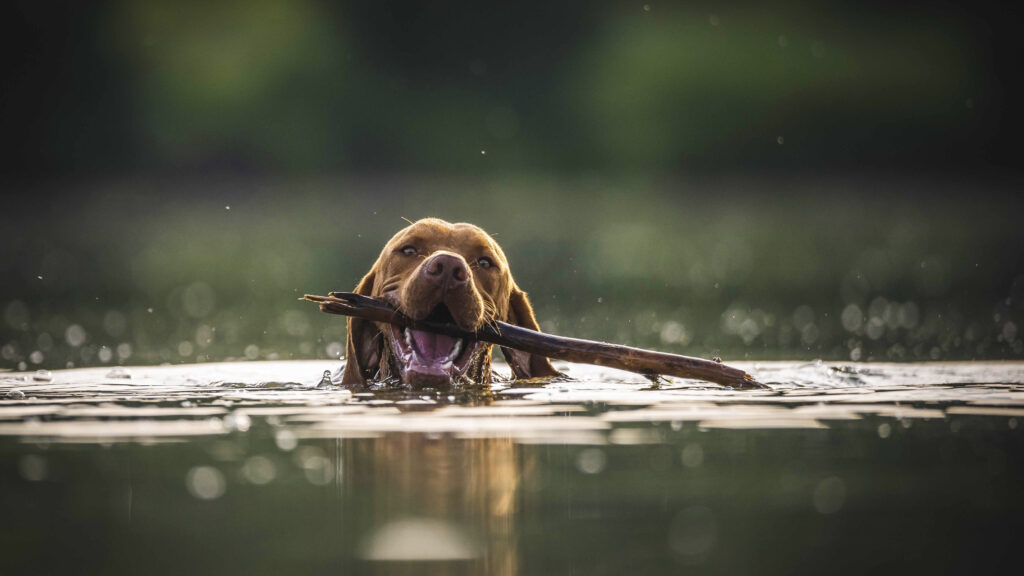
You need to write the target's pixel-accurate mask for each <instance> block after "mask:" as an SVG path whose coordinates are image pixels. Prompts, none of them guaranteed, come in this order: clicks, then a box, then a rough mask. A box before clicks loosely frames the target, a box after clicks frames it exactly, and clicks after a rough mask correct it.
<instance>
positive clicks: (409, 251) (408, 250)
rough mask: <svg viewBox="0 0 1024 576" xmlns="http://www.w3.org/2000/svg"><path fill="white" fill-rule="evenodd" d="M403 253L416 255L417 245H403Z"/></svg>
mask: <svg viewBox="0 0 1024 576" xmlns="http://www.w3.org/2000/svg"><path fill="white" fill-rule="evenodd" d="M402 254H405V255H406V256H415V255H416V247H415V246H403V247H402Z"/></svg>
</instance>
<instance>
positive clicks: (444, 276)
mask: <svg viewBox="0 0 1024 576" xmlns="http://www.w3.org/2000/svg"><path fill="white" fill-rule="evenodd" d="M423 275H424V276H425V277H426V278H427V279H428V280H430V281H431V282H433V283H436V284H438V285H440V286H441V287H442V288H443V289H445V290H452V289H454V288H458V287H460V286H463V285H465V284H466V282H468V281H469V268H468V267H467V266H466V261H465V260H463V259H462V258H460V257H459V256H455V255H452V254H437V255H434V256H431V257H430V259H429V260H427V261H426V262H424V263H423Z"/></svg>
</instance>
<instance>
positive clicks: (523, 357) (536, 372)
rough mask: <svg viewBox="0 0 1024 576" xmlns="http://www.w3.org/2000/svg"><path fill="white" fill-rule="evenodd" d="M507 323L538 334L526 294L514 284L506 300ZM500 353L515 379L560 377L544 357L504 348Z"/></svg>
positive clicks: (538, 328) (538, 330) (537, 327)
mask: <svg viewBox="0 0 1024 576" xmlns="http://www.w3.org/2000/svg"><path fill="white" fill-rule="evenodd" d="M507 322H508V323H509V324H515V325H516V326H522V327H523V328H529V329H530V330H536V331H537V332H540V326H539V325H538V324H537V319H536V318H535V317H534V316H533V307H532V306H530V300H529V299H528V298H527V297H526V292H523V291H522V290H520V289H519V287H518V286H516V285H515V284H512V293H511V295H510V296H509V300H508V318H507ZM501 353H502V355H503V356H505V361H506V362H508V365H509V366H510V367H511V368H512V374H513V375H514V376H515V377H516V378H517V379H519V378H544V377H550V376H561V375H562V373H561V372H559V371H558V370H555V367H554V366H552V365H551V362H550V361H549V360H548V359H547V358H545V357H544V356H536V355H534V354H528V353H526V352H523V351H522V350H513V349H512V348H505V347H504V346H503V347H502V348H501Z"/></svg>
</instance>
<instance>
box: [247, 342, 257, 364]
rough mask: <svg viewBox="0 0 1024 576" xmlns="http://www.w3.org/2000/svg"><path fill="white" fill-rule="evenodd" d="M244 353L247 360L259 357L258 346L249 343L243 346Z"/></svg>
mask: <svg viewBox="0 0 1024 576" xmlns="http://www.w3.org/2000/svg"><path fill="white" fill-rule="evenodd" d="M244 354H245V357H246V358H248V359H249V360H255V359H257V358H259V357H260V347H259V346H257V345H255V344H249V345H248V346H246V347H245V352H244Z"/></svg>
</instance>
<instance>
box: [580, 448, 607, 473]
mask: <svg viewBox="0 0 1024 576" xmlns="http://www.w3.org/2000/svg"><path fill="white" fill-rule="evenodd" d="M607 463H608V457H607V456H605V454H604V451H603V450H601V449H600V448H586V449H584V450H581V451H580V453H579V454H578V455H577V456H576V468H577V469H579V471H580V472H583V473H584V474H598V473H600V472H601V471H602V470H604V467H605V465H606V464H607Z"/></svg>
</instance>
